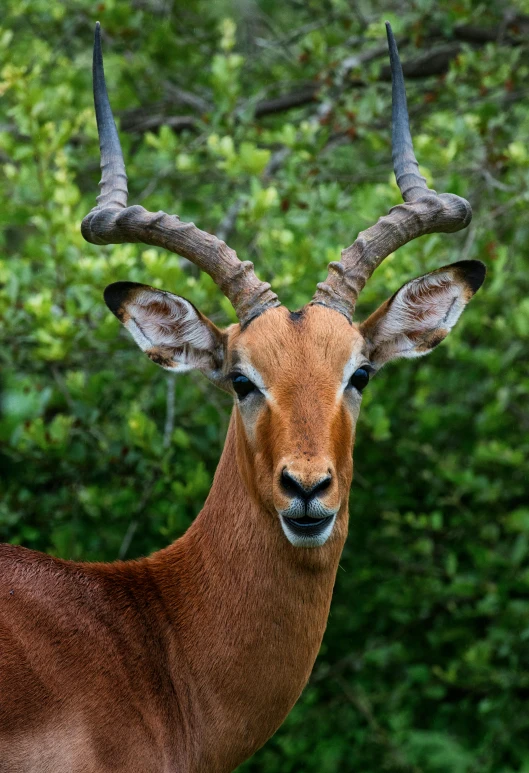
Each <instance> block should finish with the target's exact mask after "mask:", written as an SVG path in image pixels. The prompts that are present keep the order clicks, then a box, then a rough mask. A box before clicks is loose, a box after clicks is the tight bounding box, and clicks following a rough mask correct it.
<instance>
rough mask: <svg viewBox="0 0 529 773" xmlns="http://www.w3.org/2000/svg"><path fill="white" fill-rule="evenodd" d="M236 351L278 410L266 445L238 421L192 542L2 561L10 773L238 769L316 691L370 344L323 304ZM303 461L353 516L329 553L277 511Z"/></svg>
mask: <svg viewBox="0 0 529 773" xmlns="http://www.w3.org/2000/svg"><path fill="white" fill-rule="evenodd" d="M229 339H230V340H229V351H230V352H233V353H234V352H237V356H242V357H244V356H248V353H249V352H251V355H252V361H253V363H254V365H255V366H256V367H258V368H259V369H260V371H261V372H262V374H263V376H264V377H265V379H267V380H268V381H269V383H270V384H271V385H272V384H273V388H272V392H273V395H274V400H276V401H277V402H276V404H275V405H274V407H273V408H272V409H270V410H269V409H268V408H266V407H265V408H264V409H263V410H262V411H261V415H260V416H259V419H258V420H257V425H256V430H255V437H254V439H253V440H250V439H249V438H248V436H247V433H246V431H245V429H244V426H243V422H242V420H241V416H240V412H239V410H238V408H235V410H234V414H233V417H232V420H231V423H230V429H229V431H228V437H227V440H226V445H225V449H224V453H223V455H222V458H221V460H220V464H219V467H218V470H217V473H216V476H215V480H214V483H213V486H212V489H211V492H210V495H209V497H208V499H207V501H206V503H205V506H204V509H203V510H202V512H201V513H200V515H199V516H198V517H197V519H196V520H195V522H194V523H193V525H192V526H191V527H190V529H189V530H188V531H187V533H186V534H185V535H184V536H183V537H182V538H181V539H179V540H177V541H176V542H175V543H174V544H173V545H171V546H170V547H168V548H166V549H165V550H162V551H160V552H159V553H156V554H154V555H153V556H151V557H149V558H145V559H141V560H139V561H127V562H116V563H114V564H82V563H74V562H68V561H62V560H60V559H56V558H52V557H49V556H45V555H42V554H40V553H35V552H32V551H29V550H26V549H24V548H21V547H11V546H8V545H4V546H2V547H1V549H0V578H1V584H0V589H1V590H0V593H1V602H0V771H1V773H30V772H31V773H48V771H49V772H50V773H51V771H53V773H77V771H79V772H81V771H83V773H85V771H86V772H88V771H90V773H102V772H103V771H109V772H110V771H112V773H116V772H117V771H123V772H125V771H127V773H150V771H152V772H153V773H154V772H155V771H156V773H158V772H159V771H178V773H187V772H189V773H191V771H193V772H194V771H197V772H199V771H200V773H206V772H207V773H214V772H216V771H218V772H219V773H221V772H224V771H226V772H227V771H231V770H233V769H234V768H235V767H236V766H237V765H238V764H240V763H241V762H242V761H243V760H244V759H246V758H247V757H248V756H250V755H251V754H252V753H253V752H254V751H255V750H256V749H258V748H259V747H260V746H261V745H262V744H263V743H264V742H265V741H266V740H267V738H269V737H270V735H272V733H274V732H275V730H276V729H277V728H278V727H279V725H280V724H281V722H282V721H283V719H284V718H285V716H286V715H287V713H288V712H289V710H290V709H291V708H292V706H293V705H294V703H295V701H296V700H297V698H298V697H299V694H300V692H301V690H302V689H303V687H304V685H305V684H306V682H307V679H308V677H309V674H310V672H311V669H312V666H313V663H314V660H315V658H316V655H317V653H318V650H319V647H320V643H321V639H322V636H323V632H324V630H325V625H326V621H327V616H328V611H329V605H330V601H331V594H332V588H333V585H334V579H335V574H336V569H337V565H338V560H339V556H340V553H341V550H342V546H343V542H344V539H345V535H346V531H347V494H348V490H349V485H350V482H351V475H352V464H351V448H352V440H353V432H352V419H351V416H350V412H349V410H348V409H346V408H345V407H344V406H343V405H342V404H341V401H340V402H339V403H338V404H335V397H334V395H335V393H336V388H337V383H338V381H339V374H340V373H341V370H342V369H343V365H344V364H345V362H346V361H347V359H348V358H349V356H350V354H351V351H352V349H353V348H354V346H355V345H356V346H357V347H359V346H360V345H361V337H360V336H359V335H358V333H357V332H356V331H355V329H354V328H352V327H351V326H350V325H349V324H348V323H347V322H346V320H345V319H343V318H342V317H341V316H340V315H339V314H336V313H335V312H333V311H329V310H326V309H323V308H318V307H309V308H308V309H307V312H306V313H305V314H304V315H303V319H302V320H297V321H296V322H293V321H291V320H290V319H289V315H288V312H287V311H286V309H284V308H280V309H272V310H270V311H269V312H267V314H266V315H262V316H261V317H259V318H257V319H256V320H255V321H254V322H253V323H252V324H251V325H250V326H248V328H247V329H246V331H245V332H241V331H240V328H239V326H235V327H233V328H232V329H231V330H230V333H229ZM226 367H231V361H229V362H228V363H227V364H226ZM292 449H293V450H292ZM290 455H291V456H292V459H293V460H295V462H296V464H297V465H298V467H299V470H300V474H302V475H304V476H306V477H308V478H310V477H311V475H313V474H314V470H319V469H320V468H322V469H323V468H325V469H326V468H327V467H328V466H329V465H331V466H332V468H333V469H334V470H336V481H335V482H334V487H333V489H332V491H329V493H328V496H329V498H330V499H333V501H337V500H338V499H339V501H340V503H341V508H340V512H339V515H338V519H337V523H336V527H335V529H334V532H333V534H332V536H331V538H330V539H329V540H328V542H327V543H326V544H325V545H323V546H322V547H321V548H318V549H316V550H314V549H312V550H311V549H303V548H297V547H294V546H292V545H291V544H290V543H289V542H288V541H287V539H286V538H285V536H284V534H283V533H282V531H281V527H280V524H279V517H278V515H277V512H276V510H275V505H274V501H275V499H276V498H277V497H278V496H280V495H279V494H278V493H277V491H276V490H275V488H276V483H275V480H274V475H273V473H274V470H275V469H276V468H277V466H278V464H279V460H281V459H285V458H289V459H290Z"/></svg>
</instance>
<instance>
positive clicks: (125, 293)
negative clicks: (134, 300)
mask: <svg viewBox="0 0 529 773" xmlns="http://www.w3.org/2000/svg"><path fill="white" fill-rule="evenodd" d="M144 287H145V285H142V284H140V283H139V282H113V283H112V284H111V285H108V287H105V290H104V292H103V297H104V299H105V303H106V305H107V306H108V308H109V309H110V311H111V312H112V314H114V315H115V316H116V317H117V318H118V319H119V320H120V321H121V319H122V317H123V304H124V303H125V301H126V300H128V299H129V298H130V294H131V293H132V292H133V291H134V290H140V289H142V288H144Z"/></svg>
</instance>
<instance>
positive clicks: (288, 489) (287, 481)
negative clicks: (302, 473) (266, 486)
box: [281, 468, 307, 499]
mask: <svg viewBox="0 0 529 773" xmlns="http://www.w3.org/2000/svg"><path fill="white" fill-rule="evenodd" d="M281 488H282V489H283V491H284V492H285V493H286V494H288V495H289V496H291V497H301V498H302V499H305V497H306V496H307V492H306V490H305V489H304V488H303V486H302V485H301V484H300V483H299V482H298V481H297V480H296V479H295V478H294V477H293V476H292V475H291V474H290V473H289V472H288V470H287V469H286V468H285V469H284V470H283V472H282V473H281Z"/></svg>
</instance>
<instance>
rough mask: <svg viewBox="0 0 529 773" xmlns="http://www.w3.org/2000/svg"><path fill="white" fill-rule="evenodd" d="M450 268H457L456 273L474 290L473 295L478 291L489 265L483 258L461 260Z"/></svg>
mask: <svg viewBox="0 0 529 773" xmlns="http://www.w3.org/2000/svg"><path fill="white" fill-rule="evenodd" d="M448 268H452V269H455V272H456V274H458V275H459V277H460V278H461V280H462V281H463V282H465V284H466V285H467V286H468V287H469V289H470V290H471V291H472V295H474V294H475V293H477V291H478V290H479V288H480V287H481V285H482V284H483V282H484V281H485V276H486V274H487V267H486V265H485V264H484V263H482V262H481V260H459V261H457V263H452V264H451V265H450V266H449V267H448Z"/></svg>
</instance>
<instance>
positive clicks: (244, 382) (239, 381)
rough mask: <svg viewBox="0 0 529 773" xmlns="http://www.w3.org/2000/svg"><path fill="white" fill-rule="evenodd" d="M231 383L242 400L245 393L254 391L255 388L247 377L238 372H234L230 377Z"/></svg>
mask: <svg viewBox="0 0 529 773" xmlns="http://www.w3.org/2000/svg"><path fill="white" fill-rule="evenodd" d="M231 383H232V384H233V388H234V389H235V391H236V393H237V397H238V398H239V400H242V399H243V398H244V397H246V395H249V394H250V392H254V391H255V390H256V389H257V387H256V386H255V384H254V383H253V382H251V381H250V379H249V378H246V376H242V375H241V374H240V373H236V374H234V375H233V376H232V377H231Z"/></svg>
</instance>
